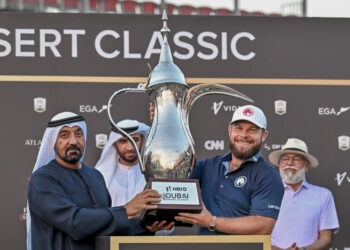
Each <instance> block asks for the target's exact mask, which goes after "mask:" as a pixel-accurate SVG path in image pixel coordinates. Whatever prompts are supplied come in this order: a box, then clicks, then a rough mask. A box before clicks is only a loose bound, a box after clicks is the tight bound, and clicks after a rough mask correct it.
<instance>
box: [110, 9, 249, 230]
mask: <svg viewBox="0 0 350 250" xmlns="http://www.w3.org/2000/svg"><path fill="white" fill-rule="evenodd" d="M162 20H163V28H162V29H161V33H162V36H163V43H162V49H161V54H160V58H159V63H158V65H157V66H156V67H155V68H154V69H153V71H152V72H151V74H150V76H149V77H148V80H147V82H146V83H145V84H140V85H139V86H138V87H137V88H125V89H121V90H118V91H116V92H115V93H114V94H113V95H112V96H111V97H110V99H109V103H108V116H109V120H110V122H111V124H112V125H113V126H114V127H115V129H116V130H117V131H118V132H119V133H120V134H122V135H123V136H124V137H126V138H128V140H129V141H130V142H131V143H132V144H133V145H134V148H135V150H136V152H137V157H138V161H139V165H140V168H141V171H142V173H144V175H145V178H146V181H147V188H151V189H155V190H157V191H158V192H159V193H160V194H162V200H161V202H160V203H159V204H158V208H157V209H156V210H151V211H150V210H148V211H143V212H142V214H141V217H140V220H141V224H143V225H151V224H152V223H153V222H154V221H162V220H167V221H168V222H170V221H174V216H176V215H177V214H178V213H179V212H182V211H186V212H192V213H200V212H201V210H202V200H201V195H200V188H199V183H198V181H197V180H191V179H188V177H189V175H190V173H191V171H192V170H193V167H194V165H195V159H196V157H195V151H194V141H193V138H192V135H191V132H190V129H189V124H188V118H189V112H190V109H191V106H192V105H193V103H194V102H195V101H196V100H197V99H198V98H199V97H201V96H203V95H208V94H225V95H230V96H234V97H238V98H241V99H244V100H247V101H252V100H251V99H250V98H249V97H247V96H245V95H243V94H242V93H240V92H238V91H236V90H234V89H232V88H229V87H226V86H224V85H220V84H200V85H197V86H195V87H192V88H190V89H189V87H188V86H187V83H186V81H185V77H184V75H183V73H182V72H181V70H180V69H179V68H178V67H177V66H176V65H175V64H174V62H173V59H172V55H171V51H170V47H169V44H168V35H169V33H170V30H169V28H168V27H167V16H166V13H165V12H164V13H163V17H162ZM125 92H144V93H147V94H148V95H149V96H150V98H151V101H152V103H153V105H154V119H153V123H152V126H151V130H150V133H149V136H148V137H147V140H146V144H145V146H144V150H143V152H142V154H141V153H140V152H139V151H138V150H137V146H136V144H135V142H134V141H133V139H132V138H131V137H130V136H129V135H128V134H127V133H126V132H125V131H123V129H121V128H119V127H118V126H117V125H116V123H115V122H114V120H113V117H112V115H111V110H110V107H111V103H112V100H113V99H114V97H115V96H117V95H119V94H121V93H125ZM175 225H177V226H179V225H182V226H185V225H186V224H183V223H182V222H178V221H177V222H176V224H175Z"/></svg>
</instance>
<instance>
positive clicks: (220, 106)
mask: <svg viewBox="0 0 350 250" xmlns="http://www.w3.org/2000/svg"><path fill="white" fill-rule="evenodd" d="M238 107H239V106H236V105H224V101H220V102H213V106H212V107H211V109H212V110H213V111H214V115H217V114H218V113H219V111H220V110H223V111H224V112H234V111H236V109H238Z"/></svg>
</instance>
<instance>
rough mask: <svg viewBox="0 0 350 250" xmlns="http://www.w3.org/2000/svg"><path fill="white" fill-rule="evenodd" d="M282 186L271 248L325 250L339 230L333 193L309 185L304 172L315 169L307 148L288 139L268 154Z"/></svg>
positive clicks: (314, 161)
mask: <svg viewBox="0 0 350 250" xmlns="http://www.w3.org/2000/svg"><path fill="white" fill-rule="evenodd" d="M269 161H270V162H271V163H272V164H273V165H275V166H278V169H279V172H280V175H281V177H282V181H283V183H284V197H283V200H282V205H281V211H280V214H279V217H278V220H277V222H276V225H275V228H274V229H273V232H272V235H271V244H272V246H273V247H272V249H313V250H314V249H316V250H317V249H328V248H329V246H330V244H331V241H332V235H333V233H335V232H337V231H338V230H339V222H338V216H337V212H336V209H335V204H334V200H333V196H332V193H331V192H330V191H329V190H328V189H326V188H323V187H319V186H315V185H312V184H310V183H308V182H307V181H306V179H305V173H306V172H308V171H309V169H310V167H311V168H315V167H317V166H318V160H317V159H316V158H315V157H314V156H312V155H311V154H309V153H308V148H307V145H306V143H305V142H304V141H302V140H300V139H297V138H290V139H288V140H287V142H286V144H285V145H284V146H283V147H282V150H278V151H275V152H272V153H270V155H269Z"/></svg>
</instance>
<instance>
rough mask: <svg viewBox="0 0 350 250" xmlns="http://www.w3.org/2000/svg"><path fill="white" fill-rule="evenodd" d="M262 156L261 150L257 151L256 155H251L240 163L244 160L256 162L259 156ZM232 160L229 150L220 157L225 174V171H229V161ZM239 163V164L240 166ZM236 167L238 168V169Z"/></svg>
mask: <svg viewBox="0 0 350 250" xmlns="http://www.w3.org/2000/svg"><path fill="white" fill-rule="evenodd" d="M261 157H262V156H261V152H260V151H259V152H258V153H257V154H256V155H253V156H252V157H250V158H249V159H247V160H245V161H244V162H243V163H242V165H243V164H244V163H245V162H257V161H258V160H259V159H260V158H261ZM231 160H232V153H231V152H229V153H227V154H226V155H224V156H223V157H222V160H221V163H222V165H223V166H224V167H225V173H224V174H225V175H226V174H227V173H229V172H230V161H231ZM242 165H241V166H242ZM239 168H241V167H239ZM239 168H238V169H239Z"/></svg>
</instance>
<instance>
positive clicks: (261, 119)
mask: <svg viewBox="0 0 350 250" xmlns="http://www.w3.org/2000/svg"><path fill="white" fill-rule="evenodd" d="M242 120H243V121H248V122H251V123H254V124H255V125H256V126H258V127H260V128H263V129H266V127H267V122H266V117H265V114H264V112H263V111H262V110H261V109H260V108H258V107H256V106H253V105H245V106H241V107H239V108H238V109H237V110H236V111H235V112H234V113H233V116H232V120H231V124H232V123H234V122H236V121H242Z"/></svg>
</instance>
